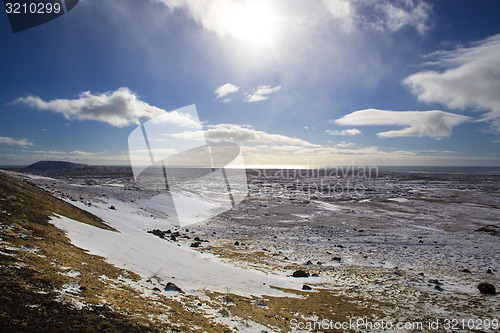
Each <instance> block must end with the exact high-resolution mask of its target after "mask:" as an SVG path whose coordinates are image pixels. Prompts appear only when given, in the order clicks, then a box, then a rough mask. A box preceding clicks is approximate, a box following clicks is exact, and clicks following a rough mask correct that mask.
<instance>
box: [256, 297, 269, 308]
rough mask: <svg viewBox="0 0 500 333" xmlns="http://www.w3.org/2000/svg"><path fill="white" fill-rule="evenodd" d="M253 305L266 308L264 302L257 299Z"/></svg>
mask: <svg viewBox="0 0 500 333" xmlns="http://www.w3.org/2000/svg"><path fill="white" fill-rule="evenodd" d="M253 304H254V305H257V306H267V304H266V302H264V300H263V299H262V298H259V299H258V300H256V301H255V302H254V303H253Z"/></svg>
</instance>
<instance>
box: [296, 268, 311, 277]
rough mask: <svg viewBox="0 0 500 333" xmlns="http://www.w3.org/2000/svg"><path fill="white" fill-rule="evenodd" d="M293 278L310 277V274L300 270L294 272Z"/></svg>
mask: <svg viewBox="0 0 500 333" xmlns="http://www.w3.org/2000/svg"><path fill="white" fill-rule="evenodd" d="M292 276H293V277H309V273H307V272H304V271H303V270H298V271H295V272H293V274H292Z"/></svg>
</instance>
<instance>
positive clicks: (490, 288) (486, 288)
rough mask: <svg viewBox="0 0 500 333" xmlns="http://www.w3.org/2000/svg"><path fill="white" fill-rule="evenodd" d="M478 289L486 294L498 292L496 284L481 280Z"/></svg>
mask: <svg viewBox="0 0 500 333" xmlns="http://www.w3.org/2000/svg"><path fill="white" fill-rule="evenodd" d="M477 289H479V292H481V294H485V295H496V294H497V291H496V289H495V286H494V285H492V284H491V283H486V282H481V283H480V284H478V285H477Z"/></svg>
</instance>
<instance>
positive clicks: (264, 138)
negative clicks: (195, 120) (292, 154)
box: [170, 124, 321, 147]
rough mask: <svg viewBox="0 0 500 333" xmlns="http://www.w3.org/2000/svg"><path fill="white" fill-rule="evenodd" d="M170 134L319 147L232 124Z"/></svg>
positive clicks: (196, 138) (193, 137)
mask: <svg viewBox="0 0 500 333" xmlns="http://www.w3.org/2000/svg"><path fill="white" fill-rule="evenodd" d="M170 136H173V137H176V138H181V139H190V140H200V139H203V137H205V138H206V139H208V140H213V141H224V140H227V141H232V142H237V143H254V144H255V143H260V144H267V145H280V146H302V147H321V146H320V145H316V144H313V143H310V142H307V141H304V140H302V139H298V138H291V137H288V136H285V135H281V134H270V133H266V132H263V131H257V130H255V129H253V128H251V127H249V126H244V125H234V124H219V125H212V126H210V127H209V128H208V129H207V130H206V131H186V132H182V133H176V134H170Z"/></svg>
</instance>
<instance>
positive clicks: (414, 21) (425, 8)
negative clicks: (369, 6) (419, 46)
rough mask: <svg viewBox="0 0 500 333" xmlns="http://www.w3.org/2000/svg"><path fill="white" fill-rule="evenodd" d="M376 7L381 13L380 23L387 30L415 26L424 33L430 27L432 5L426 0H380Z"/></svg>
mask: <svg viewBox="0 0 500 333" xmlns="http://www.w3.org/2000/svg"><path fill="white" fill-rule="evenodd" d="M375 8H376V9H377V10H378V11H379V12H380V13H381V16H380V19H379V21H378V25H379V27H382V28H384V29H385V30H389V31H391V32H395V31H399V30H401V29H403V28H405V27H414V28H415V29H416V30H417V31H418V32H419V33H421V34H423V33H425V32H426V31H427V30H428V29H429V27H430V26H429V16H430V12H431V10H432V6H431V5H429V4H428V3H426V2H424V1H421V0H417V1H411V0H410V1H408V0H405V1H399V2H394V3H391V2H388V1H379V3H378V4H377V5H376V7H375Z"/></svg>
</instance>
